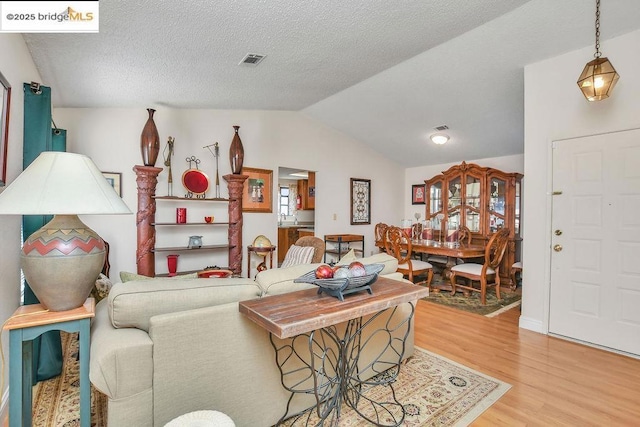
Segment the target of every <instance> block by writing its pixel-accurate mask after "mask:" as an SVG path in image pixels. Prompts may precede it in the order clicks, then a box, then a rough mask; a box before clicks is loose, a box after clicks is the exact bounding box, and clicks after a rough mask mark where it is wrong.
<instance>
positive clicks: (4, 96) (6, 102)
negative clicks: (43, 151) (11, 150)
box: [0, 73, 11, 186]
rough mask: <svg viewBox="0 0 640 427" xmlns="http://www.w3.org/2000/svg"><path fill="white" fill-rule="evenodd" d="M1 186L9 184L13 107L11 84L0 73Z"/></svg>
mask: <svg viewBox="0 0 640 427" xmlns="http://www.w3.org/2000/svg"><path fill="white" fill-rule="evenodd" d="M0 84H2V87H1V88H0V104H1V105H2V117H0V132H1V133H0V186H3V185H6V184H7V146H8V145H9V109H10V107H11V85H10V84H9V81H8V80H7V79H5V78H4V76H3V75H2V73H0Z"/></svg>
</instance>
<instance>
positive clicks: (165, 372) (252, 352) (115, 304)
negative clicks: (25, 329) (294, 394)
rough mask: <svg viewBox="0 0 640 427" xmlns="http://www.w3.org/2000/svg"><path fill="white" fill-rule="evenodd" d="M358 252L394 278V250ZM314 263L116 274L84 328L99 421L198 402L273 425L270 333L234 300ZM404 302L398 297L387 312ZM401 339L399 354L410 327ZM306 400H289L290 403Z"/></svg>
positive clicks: (272, 289)
mask: <svg viewBox="0 0 640 427" xmlns="http://www.w3.org/2000/svg"><path fill="white" fill-rule="evenodd" d="M361 261H362V262H364V263H383V264H385V267H384V269H383V270H382V272H381V273H380V274H381V275H382V276H387V277H391V278H394V279H398V280H403V279H402V276H401V275H399V274H398V273H395V270H396V268H397V261H396V260H395V258H392V257H390V256H388V255H386V254H377V255H373V256H371V257H368V258H364V259H361ZM318 265H319V264H308V265H298V266H293V267H289V268H285V269H273V270H266V271H263V272H261V273H260V274H258V276H257V277H256V280H255V281H254V280H250V279H243V278H230V279H175V278H172V279H167V278H155V279H149V280H139V281H132V282H126V283H117V284H115V285H114V286H113V288H112V289H111V292H110V294H109V297H108V298H107V299H105V300H103V301H101V302H100V303H99V304H98V305H97V307H96V317H95V319H94V320H93V323H92V329H91V361H90V379H91V383H92V384H93V385H94V387H95V388H96V389H97V390H99V391H100V392H102V393H104V394H105V395H106V396H107V397H108V425H109V426H110V427H121V426H135V427H147V426H148V427H151V426H155V427H158V426H164V424H165V423H167V422H168V421H170V420H172V419H173V418H175V417H177V416H180V415H182V414H184V413H187V412H191V411H196V410H207V409H210V410H217V411H220V412H223V413H225V414H227V415H229V416H230V417H231V418H232V419H233V420H234V421H235V423H236V425H237V426H239V427H242V426H251V427H256V426H270V425H274V424H275V423H276V422H277V421H278V420H279V418H280V417H281V416H282V415H283V413H284V410H285V408H286V403H287V399H288V398H289V394H288V393H287V392H286V391H285V389H284V388H283V386H282V384H281V379H280V372H279V370H278V368H277V366H276V362H275V355H274V349H273V347H272V345H271V343H270V340H269V334H268V333H267V332H266V331H265V330H264V329H263V328H261V327H260V326H257V325H256V324H254V323H253V322H252V321H250V320H248V319H247V318H245V317H244V316H243V315H242V314H240V313H239V311H238V302H239V301H243V300H248V299H253V298H261V297H264V296H266V295H274V294H280V293H285V292H291V291H295V290H300V289H306V288H310V287H314V286H313V285H309V284H305V283H293V279H295V278H297V277H299V276H301V275H302V274H304V273H306V272H308V271H310V270H311V269H315V268H316V267H317V266H318ZM409 310H410V307H409V306H408V305H405V306H404V307H401V308H400V309H399V310H398V312H396V314H395V315H399V316H406V314H407V313H408V311H409ZM381 320H382V319H381ZM374 342H375V341H374ZM405 344H406V345H405V353H404V357H408V356H410V355H411V354H412V353H413V328H411V330H410V332H409V336H408V338H407V340H406V343H405ZM380 345H382V344H380ZM370 347H371V348H370V350H373V351H369V352H368V353H371V354H363V355H361V359H360V362H361V364H362V365H363V366H366V364H367V363H368V362H369V361H370V360H371V358H372V357H374V353H377V351H375V348H374V347H375V344H374V345H372V346H370ZM365 353H367V352H365ZM308 397H311V396H308ZM310 402H311V401H309V400H308V399H306V401H305V399H301V400H300V401H297V403H294V406H296V405H297V406H296V407H295V408H292V409H293V412H295V411H296V410H299V409H302V407H304V405H306V406H308V405H309V404H310Z"/></svg>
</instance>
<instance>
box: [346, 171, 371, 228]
mask: <svg viewBox="0 0 640 427" xmlns="http://www.w3.org/2000/svg"><path fill="white" fill-rule="evenodd" d="M363 224H371V180H370V179H360V178H351V225H363Z"/></svg>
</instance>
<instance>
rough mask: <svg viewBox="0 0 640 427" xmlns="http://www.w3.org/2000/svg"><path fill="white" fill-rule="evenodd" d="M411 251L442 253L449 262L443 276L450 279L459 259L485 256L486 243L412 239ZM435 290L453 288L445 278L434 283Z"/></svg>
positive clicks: (416, 252)
mask: <svg viewBox="0 0 640 427" xmlns="http://www.w3.org/2000/svg"><path fill="white" fill-rule="evenodd" d="M411 251H412V252H413V253H414V254H429V255H440V256H445V257H447V263H446V265H445V267H444V270H443V271H442V278H443V279H447V280H448V279H449V276H450V274H451V267H453V266H454V265H456V260H458V259H469V258H482V257H484V252H485V245H478V244H469V245H467V244H463V243H459V242H440V241H437V240H412V241H411ZM431 288H433V289H434V290H436V291H438V290H448V291H449V290H451V285H449V283H448V282H445V281H444V280H443V281H442V282H440V283H434V284H432V286H431Z"/></svg>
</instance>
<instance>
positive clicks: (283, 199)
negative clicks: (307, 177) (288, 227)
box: [279, 186, 291, 215]
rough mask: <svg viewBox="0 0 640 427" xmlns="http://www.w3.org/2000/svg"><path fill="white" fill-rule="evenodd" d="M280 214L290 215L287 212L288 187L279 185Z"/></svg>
mask: <svg viewBox="0 0 640 427" xmlns="http://www.w3.org/2000/svg"><path fill="white" fill-rule="evenodd" d="M279 212H280V215H282V214H285V215H291V213H290V212H289V187H286V186H285V187H280V210H279Z"/></svg>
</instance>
